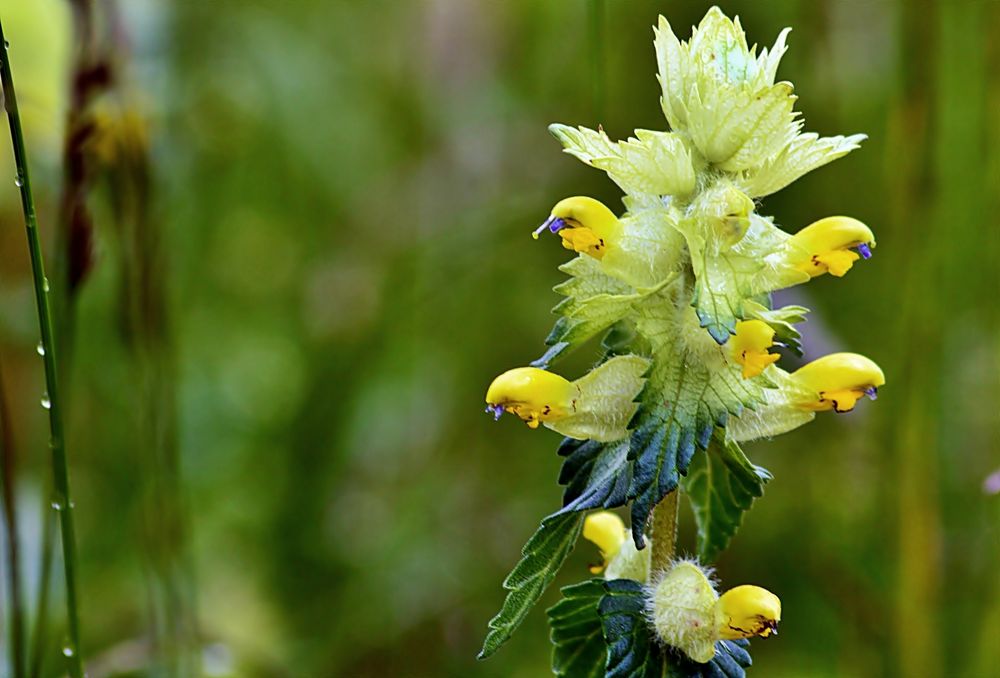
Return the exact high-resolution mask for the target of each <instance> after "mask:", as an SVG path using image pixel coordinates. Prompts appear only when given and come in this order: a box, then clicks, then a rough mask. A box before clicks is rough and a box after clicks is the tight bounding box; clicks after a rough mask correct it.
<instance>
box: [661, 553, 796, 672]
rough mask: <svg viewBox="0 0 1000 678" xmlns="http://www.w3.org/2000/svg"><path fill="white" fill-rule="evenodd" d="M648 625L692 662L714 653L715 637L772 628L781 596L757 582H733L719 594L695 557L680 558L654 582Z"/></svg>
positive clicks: (729, 637)
mask: <svg viewBox="0 0 1000 678" xmlns="http://www.w3.org/2000/svg"><path fill="white" fill-rule="evenodd" d="M650 608H651V616H652V622H653V628H654V629H656V633H657V635H658V636H659V638H660V640H662V641H663V642H664V643H666V644H667V645H672V646H673V647H676V648H677V649H678V650H680V651H681V652H683V653H684V654H686V655H687V656H688V657H690V658H691V659H693V660H694V661H696V662H701V663H705V662H707V661H710V660H711V659H712V657H714V656H715V643H716V642H718V641H720V640H734V639H737V638H749V637H751V636H761V637H764V638H766V637H767V636H769V635H771V634H773V633H776V629H777V626H778V622H779V621H780V620H781V601H780V600H778V597H777V596H775V595H774V594H773V593H771V592H770V591H767V590H765V589H762V588H760V587H758V586H737V587H736V588H734V589H732V590H730V591H727V592H726V593H725V594H723V596H722V597H721V598H720V597H719V594H718V593H716V591H715V587H714V586H713V585H712V582H711V581H710V580H709V578H708V576H707V575H706V573H705V571H704V570H703V569H702V568H701V567H699V566H698V564H697V563H694V562H690V561H680V562H678V563H676V564H675V565H674V566H673V567H672V568H671V569H670V570H668V571H667V573H666V574H665V575H664V576H663V579H661V580H660V581H659V583H657V584H656V586H655V587H654V588H653V591H652V600H651V601H650Z"/></svg>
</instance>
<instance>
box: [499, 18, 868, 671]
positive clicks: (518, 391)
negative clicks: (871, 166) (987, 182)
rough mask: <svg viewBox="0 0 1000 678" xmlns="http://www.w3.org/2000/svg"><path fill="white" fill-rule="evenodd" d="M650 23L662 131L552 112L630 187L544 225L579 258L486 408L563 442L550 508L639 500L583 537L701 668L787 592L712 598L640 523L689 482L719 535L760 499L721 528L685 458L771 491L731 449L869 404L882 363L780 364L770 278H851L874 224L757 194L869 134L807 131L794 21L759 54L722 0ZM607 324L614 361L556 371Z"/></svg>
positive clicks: (784, 328) (573, 140) (749, 632)
mask: <svg viewBox="0 0 1000 678" xmlns="http://www.w3.org/2000/svg"><path fill="white" fill-rule="evenodd" d="M654 32H655V42H654V44H655V47H656V55H657V62H658V66H659V76H658V79H659V82H660V86H661V90H662V97H661V100H660V101H661V105H662V108H663V113H664V115H665V116H666V119H667V122H668V123H669V127H670V130H671V131H669V132H661V131H650V130H637V131H636V132H635V135H634V136H633V137H630V138H629V139H627V140H625V141H620V142H615V141H612V140H611V139H610V138H609V137H608V136H607V134H606V133H605V132H604V131H603V129H598V130H592V129H587V128H582V127H581V128H571V127H567V126H565V125H552V126H551V128H550V129H551V131H552V133H553V134H554V135H555V136H556V138H557V139H559V140H560V141H561V142H562V144H563V146H564V147H565V150H566V152H568V153H569V154H571V155H573V156H575V157H577V158H579V159H580V160H582V161H583V162H584V163H586V164H588V165H590V166H592V167H595V168H598V169H601V170H603V171H605V172H606V173H607V175H608V177H609V178H610V179H611V180H612V181H614V182H615V183H616V184H617V185H618V186H619V187H620V188H621V190H622V191H623V192H624V197H623V202H624V205H625V207H626V211H625V212H624V213H622V214H620V215H616V213H615V212H614V211H613V210H612V209H610V208H608V207H607V206H605V205H604V204H602V203H600V202H599V201H597V200H594V199H593V198H589V197H570V198H566V199H564V200H562V201H560V202H558V203H557V204H556V206H555V207H554V208H553V209H552V211H551V213H550V215H549V217H548V218H547V219H546V220H545V221H544V223H542V225H541V226H540V227H539V228H538V229H537V230H535V231H534V233H533V237H534V238H536V239H538V238H539V237H540V236H542V235H544V234H551V235H555V236H558V237H559V239H560V241H561V244H562V246H563V247H565V248H566V249H568V250H571V251H573V252H576V253H578V256H576V257H575V258H574V259H572V260H571V261H569V262H568V263H566V264H564V265H563V266H562V267H561V270H563V271H564V272H565V273H567V274H568V275H569V279H568V280H567V281H566V282H564V283H562V284H560V285H559V286H557V287H556V291H558V292H559V293H560V294H562V295H563V296H564V297H565V299H564V300H563V301H562V302H561V303H560V304H559V305H558V306H557V307H556V313H557V314H558V315H559V316H560V317H559V320H558V321H557V323H556V326H555V328H554V329H553V331H552V333H551V334H550V335H549V338H548V339H547V340H546V343H547V345H548V347H549V348H548V350H547V351H546V352H545V354H544V355H543V356H541V357H540V358H539V359H538V360H536V361H534V362H533V363H532V364H531V366H529V367H519V368H515V369H512V370H510V371H508V372H505V373H504V374H502V375H500V376H499V377H497V378H496V379H495V380H494V381H493V383H492V384H491V385H490V387H489V389H488V391H487V394H486V403H487V411H489V412H490V413H492V414H493V415H494V416H496V417H497V418H499V417H500V416H501V414H502V413H504V412H509V413H511V414H514V415H516V416H517V417H519V418H521V419H522V420H524V421H525V422H526V423H527V424H528V426H529V427H531V428H537V427H538V426H539V425H540V424H544V425H545V426H546V427H548V428H550V429H553V430H555V431H557V432H559V433H561V434H563V435H564V436H566V440H565V441H564V443H563V447H562V448H561V450H560V453H561V454H564V455H566V456H567V462H566V465H565V466H564V469H563V476H562V477H561V478H560V481H561V482H564V483H566V484H567V486H568V489H567V494H566V497H565V506H564V508H563V509H562V511H560V512H559V513H558V514H556V515H557V516H559V515H566V514H569V513H572V512H582V511H584V510H587V509H597V508H613V507H616V506H623V505H628V506H629V507H630V511H631V522H632V525H631V532H632V540H628V539H627V530H626V529H625V527H624V524H623V523H622V522H621V520H620V519H619V518H618V517H617V516H615V515H614V514H609V513H604V512H599V513H595V514H591V515H590V516H588V517H587V519H586V521H585V522H584V523H583V525H582V532H583V536H584V537H586V538H588V539H590V540H591V541H593V542H594V543H596V544H597V545H598V547H599V549H600V551H601V554H602V557H603V560H604V563H603V565H601V566H599V567H596V568H594V571H595V573H596V572H600V571H602V570H603V571H604V572H605V575H606V577H608V578H610V579H629V580H634V581H637V582H639V583H641V584H643V585H647V586H648V587H649V589H648V593H647V599H648V603H649V610H648V613H649V614H648V618H649V619H651V620H652V628H653V629H654V631H655V634H656V637H657V638H658V639H659V641H660V642H662V643H665V644H666V645H668V646H670V647H673V648H675V650H678V651H680V652H682V653H683V654H684V655H685V656H686V657H687V658H688V659H690V660H693V661H695V662H707V661H710V660H712V658H713V657H714V656H715V654H716V648H717V643H718V642H719V641H721V640H727V639H728V640H731V639H736V638H747V637H749V636H753V635H760V636H765V637H766V636H767V635H770V634H771V633H773V632H774V631H775V628H776V624H777V621H778V620H779V618H780V602H779V601H778V599H777V598H776V597H775V596H774V595H773V594H771V593H769V592H767V591H765V590H763V589H759V588H757V587H737V588H736V589H732V590H731V591H729V592H727V593H726V594H724V595H722V596H721V597H720V596H719V595H718V594H717V593H716V591H715V588H714V586H713V585H712V583H711V581H710V579H709V578H708V577H707V576H706V573H705V571H704V570H703V569H702V566H700V565H698V564H697V563H692V562H689V561H675V563H674V564H673V565H672V566H671V567H670V568H668V569H667V570H666V571H662V572H651V571H650V562H649V555H648V554H649V551H650V549H648V548H645V547H646V546H647V541H648V540H647V539H646V537H645V535H644V531H645V529H646V525H647V521H648V518H649V516H650V514H651V512H652V510H653V508H654V507H655V506H656V505H657V504H658V503H659V502H660V501H662V500H663V498H664V497H665V496H666V495H668V494H669V493H671V492H674V491H675V490H677V489H678V487H679V486H680V485H681V484H682V483H685V485H684V487H685V488H686V489H689V491H688V494H689V496H690V497H691V501H692V503H693V504H694V508H695V513H696V516H697V517H698V518H699V542H700V543H701V542H702V541H704V542H705V544H706V547H705V549H704V550H703V551H702V553H705V554H711V553H713V552H717V551H718V550H721V549H722V548H725V545H726V544H727V543H728V540H729V538H731V536H732V534H734V533H735V531H736V528H737V527H738V525H739V522H740V516H741V513H742V512H743V511H745V510H746V509H747V508H749V504H746V505H740V506H737V507H736V508H735V509H734V510H733V513H734V514H735V517H733V518H732V519H731V520H730V523H729V524H725V525H721V526H720V525H719V524H718V521H717V520H716V522H711V520H710V519H709V518H706V517H704V514H705V513H707V512H704V511H701V510H700V509H703V508H704V506H700V505H699V502H708V501H711V498H710V496H711V494H712V491H713V488H711V487H707V488H706V487H705V486H704V484H702V485H699V484H698V483H702V479H699V480H697V481H696V480H695V479H694V478H695V476H696V475H697V474H696V473H693V472H692V473H689V471H691V469H692V468H693V467H694V466H697V465H698V464H708V463H718V464H720V466H719V468H721V469H724V470H726V472H728V473H732V474H737V475H738V474H743V475H742V476H740V477H742V478H749V480H747V481H746V482H748V483H750V484H753V483H756V484H757V485H759V486H760V487H762V485H763V482H764V481H765V480H766V479H767V478H768V477H769V476H767V475H766V472H764V471H763V470H762V469H759V468H757V467H754V466H753V465H752V464H750V463H749V461H747V460H746V458H745V457H744V456H743V455H742V452H741V451H740V450H739V447H738V443H740V442H742V441H747V440H751V439H755V438H759V437H764V436H773V435H777V434H779V433H784V432H787V431H790V430H792V429H793V428H796V427H797V426H800V425H802V424H804V423H806V422H808V421H810V420H811V419H812V418H813V417H814V416H815V415H816V413H817V412H821V411H827V410H833V411H835V412H848V411H850V410H852V409H854V407H855V406H856V404H857V402H858V401H859V400H860V399H861V398H862V397H864V396H869V397H870V398H872V399H874V398H875V396H876V392H877V389H878V387H880V386H882V385H883V384H884V383H885V377H884V375H883V373H882V371H881V370H880V369H879V367H878V365H876V364H875V363H874V362H873V361H871V360H869V359H868V358H866V357H864V356H861V355H858V354H854V353H836V354H833V355H827V356H824V357H820V358H818V359H816V360H813V361H812V362H809V363H807V364H805V365H804V366H803V367H800V368H799V369H797V370H794V371H786V370H785V369H783V368H782V367H781V366H780V362H781V356H780V355H779V354H778V353H777V352H776V351H775V348H776V347H778V346H783V347H785V348H787V349H790V350H791V351H793V352H796V353H801V351H800V345H799V341H798V340H799V333H798V331H797V330H796V329H795V324H796V323H799V322H801V321H802V320H804V315H805V313H806V312H807V309H804V308H802V307H799V306H786V307H781V308H775V307H774V306H773V303H772V300H771V293H772V292H774V291H776V290H779V289H783V288H787V287H790V286H793V285H798V284H802V283H805V282H808V281H809V280H811V279H813V278H815V277H818V276H821V275H823V274H826V273H829V274H830V275H832V276H836V277H840V276H843V275H845V274H846V273H847V272H848V271H849V270H850V269H851V268H852V267H853V266H854V264H855V263H856V262H858V261H859V260H862V259H868V258H869V257H871V255H872V250H873V249H874V248H875V237H874V235H873V233H872V231H871V230H870V229H869V228H868V227H867V226H866V225H865V224H863V223H861V222H860V221H858V220H856V219H853V218H850V217H845V216H831V217H825V218H822V219H819V220H817V221H815V222H814V223H812V224H809V225H806V226H805V227H803V228H801V229H799V230H798V231H797V232H796V233H794V234H789V233H786V232H785V231H784V230H782V229H781V228H779V227H778V226H777V225H776V224H775V223H774V220H773V219H772V218H770V217H765V216H762V215H760V214H758V213H757V205H758V201H759V199H760V198H762V197H764V196H766V195H769V194H771V193H773V192H775V191H777V190H780V189H781V188H783V187H785V186H787V185H788V184H790V183H791V182H793V181H795V180H796V179H797V178H799V177H800V176H802V175H803V174H805V173H807V172H809V171H811V170H813V169H816V168H817V167H820V166H822V165H824V164H826V163H828V162H831V161H832V160H835V159H837V158H840V157H841V156H843V155H845V154H846V153H848V152H849V151H851V150H852V149H854V148H857V146H858V144H859V143H860V142H861V141H862V140H863V139H864V136H863V135H854V136H849V137H843V136H836V137H824V138H821V137H819V136H817V135H816V134H813V133H803V132H802V131H801V129H802V121H801V120H800V119H799V117H798V114H797V113H796V112H795V111H794V110H793V106H794V103H795V100H796V97H795V95H794V94H793V92H792V85H791V84H790V83H788V82H775V79H776V72H777V68H778V63H779V61H780V59H781V56H782V55H783V54H784V52H785V49H786V47H785V38H786V36H787V33H788V29H786V30H785V31H783V32H782V33H781V34H780V35H779V36H778V39H777V41H776V42H775V44H774V45H773V47H771V48H770V49H763V50H762V51H761V52H760V54H759V55H758V54H756V48H755V47H754V48H749V47H748V46H747V41H746V36H745V35H744V33H743V30H742V28H741V27H740V23H739V20H738V19H736V20H735V21H732V20H730V19H728V18H727V17H726V16H725V15H723V13H722V12H721V11H720V10H718V9H717V8H713V9H711V10H710V11H709V12H708V14H707V15H706V16H705V18H704V19H703V20H702V22H701V23H700V25H699V26H698V27H697V28H695V29H694V30H693V33H692V36H691V38H690V40H688V41H684V42H682V41H680V40H679V39H678V38H677V37H676V36H675V35H674V33H673V31H672V29H671V27H670V25H669V24H668V23H667V21H666V19H664V18H662V17H661V18H660V21H659V25H658V27H656V28H655V29H654ZM598 336H603V345H604V347H605V349H606V350H605V357H604V359H602V361H600V363H599V364H598V366H597V367H595V368H594V369H593V371H591V372H590V373H589V374H587V375H585V376H584V377H582V378H580V379H577V380H576V381H569V380H567V379H565V378H564V377H562V376H559V375H558V374H556V373H554V372H552V371H549V367H550V365H551V364H552V363H553V362H555V361H556V360H558V359H559V358H560V357H561V356H563V355H565V354H566V353H567V352H569V351H571V350H572V349H574V348H576V347H578V346H580V345H582V344H583V343H585V342H587V341H588V340H590V339H592V338H594V337H598ZM699 450H705V452H699ZM706 455H707V456H708V457H709V459H708V460H707V461H706V460H704V457H706ZM713 455H714V456H713ZM686 475H687V476H688V478H687V479H685V478H684V476H686ZM700 478H703V476H702V477H700ZM725 481H726V479H724V478H723V479H722V480H721V482H725ZM707 482H711V481H707ZM717 482H718V481H717ZM687 483H690V485H691V487H690V488H688V485H687ZM757 494H758V495H759V492H758V493H757ZM751 501H752V499H751ZM547 520H549V519H547ZM548 524H551V523H548ZM546 525H547V523H543V529H545V527H546ZM655 536H656V535H654V537H655ZM626 542H628V543H627V545H626ZM526 553H527V552H526ZM609 595H610V594H609ZM494 621H496V620H494Z"/></svg>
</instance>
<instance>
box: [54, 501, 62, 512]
mask: <svg viewBox="0 0 1000 678" xmlns="http://www.w3.org/2000/svg"><path fill="white" fill-rule="evenodd" d="M52 508H54V509H55V510H56V511H62V508H63V505H62V504H60V503H59V502H57V501H54V502H52Z"/></svg>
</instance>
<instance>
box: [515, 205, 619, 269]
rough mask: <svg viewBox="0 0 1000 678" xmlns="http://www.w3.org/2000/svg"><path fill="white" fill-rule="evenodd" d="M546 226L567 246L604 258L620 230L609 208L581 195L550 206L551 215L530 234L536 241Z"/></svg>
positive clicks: (569, 248) (616, 219) (570, 248)
mask: <svg viewBox="0 0 1000 678" xmlns="http://www.w3.org/2000/svg"><path fill="white" fill-rule="evenodd" d="M545 229H548V230H549V231H551V232H552V233H558V234H559V236H560V237H561V238H562V244H563V247H565V248H566V249H568V250H574V251H576V252H582V253H584V254H589V255H590V256H592V257H594V258H595V259H603V258H604V255H605V253H606V252H607V250H608V247H611V246H613V245H614V243H615V242H616V241H617V240H618V237H619V236H620V235H621V232H622V226H621V223H620V222H619V221H618V217H616V216H615V215H614V213H613V212H612V211H611V210H609V209H608V208H607V207H605V206H604V204H603V203H601V202H599V201H597V200H594V199H593V198H587V197H584V196H577V197H575V198H566V199H565V200H561V201H559V203H557V204H556V206H555V207H553V208H552V214H551V216H549V218H548V219H546V220H545V223H543V224H542V225H541V226H539V227H538V229H536V230H535V232H534V233H532V234H531V237H533V238H535V239H536V240H537V239H538V236H539V234H540V233H541V232H542V231H544V230H545Z"/></svg>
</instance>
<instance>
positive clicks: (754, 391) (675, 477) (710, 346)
mask: <svg viewBox="0 0 1000 678" xmlns="http://www.w3.org/2000/svg"><path fill="white" fill-rule="evenodd" d="M640 310H641V311H642V312H643V315H642V317H641V319H640V320H639V321H637V326H638V328H639V331H640V332H642V333H643V334H645V335H646V336H647V337H650V338H651V340H652V341H653V342H654V346H653V355H655V356H656V358H655V361H654V363H653V367H652V369H651V370H650V373H649V375H648V377H647V380H646V386H645V387H644V388H643V391H642V393H641V394H640V396H639V409H638V410H637V411H636V415H635V417H634V418H633V420H632V424H631V426H630V428H631V429H632V431H633V433H632V436H631V440H630V449H629V457H630V458H631V459H633V460H634V461H633V469H632V484H631V486H630V488H629V499H631V500H632V507H631V514H632V534H633V539H634V541H635V544H636V546H637V547H641V546H642V544H643V536H642V532H643V529H644V528H645V525H646V521H647V519H648V518H649V514H650V513H651V512H652V509H653V507H654V506H655V505H656V504H657V503H659V502H660V500H661V499H663V497H665V496H666V495H667V494H669V493H670V492H672V491H673V490H674V489H676V487H677V485H678V482H679V480H680V476H681V475H682V474H684V473H687V469H688V465H689V464H690V462H691V459H692V457H693V456H694V454H695V450H696V449H697V448H701V449H704V448H706V447H707V446H708V443H709V440H710V439H711V437H712V432H713V430H714V429H715V427H716V426H724V425H725V424H726V421H727V419H728V417H729V415H739V414H741V413H742V412H743V410H744V408H746V407H754V406H755V405H756V404H758V403H760V402H761V401H762V400H763V389H764V386H766V385H767V382H766V381H764V380H761V379H743V378H742V376H741V374H740V370H739V368H738V366H736V365H735V364H731V363H729V362H728V361H727V359H726V357H725V356H724V355H723V353H722V351H720V350H719V348H718V346H717V345H716V344H715V343H714V342H713V341H712V339H711V338H710V337H708V336H707V335H706V334H705V333H704V332H703V331H701V330H700V328H699V327H698V321H697V319H696V317H695V314H694V313H693V312H692V311H691V309H683V308H682V309H680V310H674V309H673V308H672V307H671V306H670V305H668V304H654V303H649V304H647V305H644V306H642V307H641V309H640Z"/></svg>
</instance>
